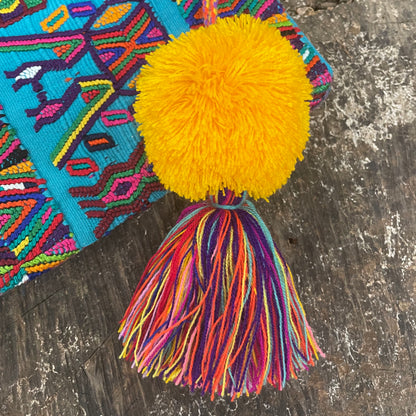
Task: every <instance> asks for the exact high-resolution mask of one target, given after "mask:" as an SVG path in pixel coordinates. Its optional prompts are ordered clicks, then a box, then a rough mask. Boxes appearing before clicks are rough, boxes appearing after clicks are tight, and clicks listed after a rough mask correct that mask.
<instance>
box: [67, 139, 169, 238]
mask: <svg viewBox="0 0 416 416" xmlns="http://www.w3.org/2000/svg"><path fill="white" fill-rule="evenodd" d="M69 192H70V194H71V195H72V196H74V197H84V198H86V199H84V200H83V201H80V202H79V205H80V207H81V208H84V209H87V208H92V209H90V210H89V211H86V215H87V216H88V218H100V222H99V224H98V226H97V227H96V228H95V230H94V233H95V235H96V237H97V238H100V237H102V236H103V235H104V234H105V233H106V232H107V230H108V229H109V228H110V226H111V225H112V223H113V222H114V220H115V219H116V218H117V217H120V216H125V215H130V214H134V213H135V212H139V211H141V210H143V209H146V208H148V207H149V206H150V202H151V201H152V194H156V195H157V193H160V192H164V190H163V186H162V185H161V184H160V182H159V179H158V178H157V176H156V175H155V174H154V172H153V171H152V169H151V167H150V165H149V163H148V161H147V158H146V154H145V152H144V143H143V141H142V142H140V143H139V144H138V145H137V147H136V149H135V150H134V151H133V153H132V154H131V156H130V158H129V160H128V161H127V162H125V163H118V164H115V165H109V166H107V167H106V168H105V169H104V171H103V173H102V174H101V176H100V179H99V181H98V182H97V183H96V184H95V185H94V186H90V187H76V188H71V189H70V190H69Z"/></svg>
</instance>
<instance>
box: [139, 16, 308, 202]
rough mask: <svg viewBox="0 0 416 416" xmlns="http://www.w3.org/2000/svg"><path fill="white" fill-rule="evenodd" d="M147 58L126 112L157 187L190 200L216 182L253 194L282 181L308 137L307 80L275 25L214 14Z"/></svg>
mask: <svg viewBox="0 0 416 416" xmlns="http://www.w3.org/2000/svg"><path fill="white" fill-rule="evenodd" d="M147 61H148V65H146V66H145V67H143V68H142V70H141V74H140V77H139V78H138V81H137V88H138V90H139V91H140V94H139V96H138V99H137V101H136V104H135V111H136V115H135V117H136V119H137V121H138V122H139V123H140V126H139V130H140V132H141V134H142V135H143V137H144V141H145V145H146V152H147V155H148V157H149V160H151V161H152V163H153V166H154V170H155V172H156V174H157V175H158V176H159V178H160V180H161V182H162V183H163V185H164V186H165V187H167V188H168V189H170V190H172V191H174V192H176V193H177V194H179V195H181V196H184V197H186V198H188V199H190V200H194V201H195V200H201V199H204V198H205V197H206V195H207V194H209V195H216V194H217V192H218V191H219V190H222V189H224V188H227V189H230V190H232V191H234V192H235V193H236V194H241V193H242V192H243V191H247V192H248V193H249V195H250V196H251V197H253V198H255V199H257V198H267V197H268V196H270V195H271V194H272V193H274V192H275V191H276V189H278V188H280V187H281V186H282V185H283V184H284V183H286V181H287V179H288V177H289V176H290V174H291V172H292V171H293V169H294V167H295V164H296V161H297V160H298V159H302V151H303V149H304V147H305V145H306V142H307V140H308V137H309V101H310V100H311V98H312V97H311V92H312V86H311V83H310V82H309V80H308V78H307V76H306V70H305V64H304V63H303V60H302V58H301V56H300V55H299V53H298V52H297V51H296V50H295V49H293V48H292V46H291V45H290V43H289V41H288V40H286V39H285V38H283V37H282V36H281V35H280V32H279V31H278V30H276V28H274V27H271V26H270V25H269V24H267V23H266V22H262V21H260V20H259V19H254V18H252V17H251V16H249V15H246V14H243V15H242V16H240V17H233V18H226V19H218V20H217V22H216V23H215V24H214V25H211V26H208V27H201V28H199V29H197V30H194V31H190V32H187V33H183V34H182V35H181V36H179V38H177V39H174V40H173V41H172V42H170V43H168V44H167V45H164V46H163V47H160V48H159V49H157V50H156V51H155V52H153V53H152V54H150V55H149V57H148V58H147Z"/></svg>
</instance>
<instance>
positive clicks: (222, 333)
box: [119, 191, 324, 399]
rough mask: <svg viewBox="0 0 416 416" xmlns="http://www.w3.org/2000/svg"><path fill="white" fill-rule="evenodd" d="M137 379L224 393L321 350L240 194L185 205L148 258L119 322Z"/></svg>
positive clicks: (289, 369) (265, 233)
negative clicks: (185, 207)
mask: <svg viewBox="0 0 416 416" xmlns="http://www.w3.org/2000/svg"><path fill="white" fill-rule="evenodd" d="M119 332H120V338H121V339H122V343H123V351H122V354H121V356H122V357H124V358H127V359H128V360H131V361H132V364H133V365H132V366H137V369H138V371H139V372H141V373H142V374H143V375H144V376H149V375H153V376H154V377H156V376H159V377H161V378H162V379H163V380H164V381H166V382H168V381H172V382H174V383H175V384H177V385H188V386H190V388H191V390H192V391H193V390H195V389H201V390H202V392H203V393H209V394H210V395H211V398H214V396H215V393H217V394H219V395H221V396H223V395H225V394H227V395H230V396H231V398H232V399H234V398H236V397H239V396H241V395H242V394H247V395H248V394H249V393H252V392H256V393H259V392H260V390H261V388H262V386H263V385H264V384H266V382H267V383H269V384H271V385H273V386H275V387H277V388H279V389H282V388H283V387H284V385H285V383H286V380H288V379H289V378H290V377H291V376H292V377H295V378H296V373H297V371H298V370H303V369H307V368H308V366H310V365H313V364H314V362H313V358H316V359H318V354H320V355H321V356H323V355H324V354H323V353H322V351H321V350H320V349H319V347H318V346H317V343H316V341H315V339H314V337H313V334H312V331H311V328H310V327H309V325H308V322H307V321H306V318H305V312H304V309H303V307H302V304H301V302H300V300H299V297H298V294H297V292H296V289H295V285H294V281H293V276H292V274H291V272H290V269H289V267H288V266H287V264H286V262H285V260H284V259H283V257H282V255H281V253H280V251H279V250H278V248H277V247H276V245H275V244H274V242H273V240H272V237H271V235H270V232H269V230H268V229H267V227H266V225H265V224H264V222H263V220H262V219H261V217H260V216H259V214H258V213H257V211H256V209H255V207H254V205H253V203H252V202H250V201H249V200H247V198H246V194H243V196H241V197H239V196H236V195H235V194H234V193H233V192H231V191H225V192H223V193H222V192H220V193H219V195H218V196H217V197H210V198H209V199H208V200H207V201H205V202H201V203H197V204H195V205H192V206H190V207H189V208H187V209H186V210H185V211H184V212H183V213H182V215H181V217H180V218H179V220H178V222H177V224H176V225H175V226H174V228H173V229H172V230H171V231H170V233H169V234H168V236H167V237H166V239H165V240H164V241H163V243H162V244H161V246H160V248H159V249H158V251H157V252H156V254H155V255H154V256H153V257H152V258H151V260H150V262H149V263H148V265H147V267H146V269H145V271H144V273H143V276H142V278H141V280H140V283H139V285H138V287H137V289H136V291H135V294H134V296H133V299H132V301H131V303H130V306H129V307H128V309H127V310H126V313H125V315H124V318H123V319H122V322H121V326H120V331H119Z"/></svg>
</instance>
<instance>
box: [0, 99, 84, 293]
mask: <svg viewBox="0 0 416 416" xmlns="http://www.w3.org/2000/svg"><path fill="white" fill-rule="evenodd" d="M1 111H2V108H1V107H0V112H1ZM0 132H1V133H0V143H1V146H0V153H1V154H2V157H3V158H2V160H3V162H2V167H3V168H4V169H2V170H0V236H1V239H0V293H3V292H5V291H6V290H9V289H11V288H12V287H14V286H16V285H18V284H20V283H21V282H23V281H26V280H29V279H33V278H34V277H36V276H37V275H39V274H40V273H41V272H43V271H45V270H48V269H49V268H51V267H54V266H57V265H58V264H60V263H61V262H63V261H64V260H65V259H66V258H68V257H69V256H70V255H72V254H74V253H76V252H78V251H79V250H78V248H77V245H76V243H75V240H74V238H73V235H72V233H71V231H70V229H69V226H68V225H67V224H66V223H65V221H64V218H63V215H62V213H61V212H59V211H58V209H57V207H56V206H55V204H54V202H53V199H52V198H51V197H50V196H49V195H48V192H47V189H46V187H45V180H44V179H41V178H40V177H39V176H38V175H37V173H36V171H35V169H34V167H33V164H32V162H31V161H30V160H29V159H28V157H27V152H25V151H24V150H23V149H22V147H21V144H20V141H19V140H18V139H17V138H16V136H15V132H14V131H13V130H12V129H11V128H10V126H9V125H8V124H7V123H6V120H5V116H4V114H0ZM7 155H8V156H7Z"/></svg>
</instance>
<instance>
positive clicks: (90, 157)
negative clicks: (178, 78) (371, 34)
mask: <svg viewBox="0 0 416 416" xmlns="http://www.w3.org/2000/svg"><path fill="white" fill-rule="evenodd" d="M217 3H218V15H219V17H220V18H221V17H227V16H231V15H236V14H237V15H239V14H241V13H250V14H251V15H253V16H255V17H258V18H261V19H262V20H265V21H267V22H268V23H269V24H270V25H272V26H274V27H275V28H276V30H279V31H280V33H281V34H282V36H284V37H286V39H288V40H289V41H290V43H291V45H292V47H293V48H296V49H297V50H298V51H299V53H300V54H301V55H302V57H303V60H304V62H305V64H306V67H307V71H308V77H309V79H310V80H311V83H312V85H313V87H314V90H313V100H312V102H311V107H313V106H315V105H317V104H319V103H320V102H321V101H322V100H323V98H324V97H325V95H326V94H327V93H328V90H329V84H330V82H331V80H332V74H331V70H330V68H329V67H328V65H327V64H326V62H325V61H324V60H323V59H322V58H321V57H320V56H319V54H318V53H317V52H316V50H315V49H314V48H313V46H312V45H311V44H310V43H309V41H308V40H307V39H306V37H305V36H304V35H303V34H302V33H301V32H300V31H299V29H298V27H297V26H296V24H295V23H294V22H292V21H291V20H290V17H289V16H287V15H286V14H285V12H284V9H283V7H282V5H281V4H280V2H279V1H277V0H218V2H217ZM202 23H203V15H202V0H176V1H173V0H127V1H125V0H80V1H77V0H69V1H66V2H61V1H60V0H47V1H46V0H0V91H1V95H0V109H1V110H0V113H1V114H0V293H2V292H4V291H6V290H8V289H10V288H11V287H13V286H15V285H17V284H19V283H21V282H23V281H26V280H28V279H32V278H34V277H35V276H37V275H38V274H40V273H41V272H42V271H44V270H47V269H49V268H50V267H53V266H55V265H57V264H59V263H60V262H62V261H63V260H65V259H66V258H67V257H69V256H70V255H71V254H73V253H75V252H77V251H78V250H79V249H82V248H83V247H85V246H87V245H89V244H92V243H93V242H95V241H96V240H97V239H98V238H100V237H102V236H103V235H105V234H106V233H108V232H109V231H111V230H112V229H113V228H114V227H116V226H117V225H119V224H121V223H122V222H123V221H124V220H125V219H126V218H127V217H128V216H130V215H132V214H135V213H137V212H139V211H141V210H143V209H145V208H147V207H149V206H150V204H151V203H152V202H154V201H156V200H157V199H159V198H160V197H162V196H163V195H164V194H165V192H166V191H165V190H164V189H163V187H162V185H161V184H160V181H159V180H158V178H157V177H156V175H155V174H154V172H153V170H152V166H151V165H149V163H148V162H147V159H146V156H145V152H144V144H143V142H142V139H141V138H140V137H139V135H138V133H137V125H136V123H135V121H134V117H133V108H132V107H133V106H132V104H133V103H134V100H135V96H136V94H137V92H136V90H135V82H136V80H137V79H138V76H139V72H140V68H141V66H142V65H144V64H145V63H146V56H147V54H148V53H150V52H152V51H154V50H155V49H156V48H157V47H158V46H159V45H162V44H165V43H167V42H168V41H169V39H170V38H169V36H170V35H174V36H179V34H180V33H183V32H186V31H188V30H189V29H190V28H197V27H199V26H201V25H202ZM6 26H7V28H6V29H5V27H6ZM1 104H3V106H4V109H2V107H1ZM2 112H6V115H7V120H9V121H10V124H11V125H13V126H14V127H15V128H16V129H17V133H16V131H15V130H13V129H12V128H11V126H10V125H9V124H8V122H7V121H6V118H5V117H4V116H3V113H2ZM18 137H19V138H18ZM35 165H36V166H35ZM39 172H42V177H40V174H39ZM52 196H53V199H52ZM64 215H65V219H64Z"/></svg>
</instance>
